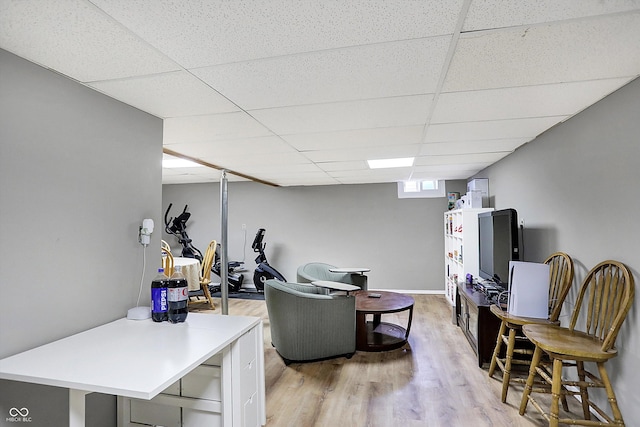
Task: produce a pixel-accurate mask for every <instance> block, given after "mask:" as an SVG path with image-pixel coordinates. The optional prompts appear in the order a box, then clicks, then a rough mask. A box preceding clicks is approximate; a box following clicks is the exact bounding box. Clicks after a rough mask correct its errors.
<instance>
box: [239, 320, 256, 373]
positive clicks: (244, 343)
mask: <svg viewBox="0 0 640 427" xmlns="http://www.w3.org/2000/svg"><path fill="white" fill-rule="evenodd" d="M238 344H239V346H240V366H245V365H246V364H247V363H249V362H251V361H252V360H254V359H255V358H256V355H257V354H256V347H257V345H256V328H253V329H251V330H250V331H249V332H247V333H245V334H244V335H243V336H241V337H240V338H239V339H238Z"/></svg>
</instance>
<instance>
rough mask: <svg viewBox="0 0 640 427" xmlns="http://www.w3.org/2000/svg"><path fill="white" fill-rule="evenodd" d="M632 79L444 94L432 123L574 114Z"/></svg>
mask: <svg viewBox="0 0 640 427" xmlns="http://www.w3.org/2000/svg"><path fill="white" fill-rule="evenodd" d="M628 81H629V79H628V78H622V79H606V80H592V81H585V82H570V83H558V84H548V85H537V86H523V87H511V88H500V89H488V90H476V91H468V92H450V93H443V94H441V95H440V98H439V99H438V104H437V105H436V108H435V110H434V113H433V116H432V118H431V123H455V122H466V121H481V120H500V119H514V118H525V117H543V116H562V115H574V114H575V113H577V112H579V111H581V110H583V109H584V108H585V107H587V106H589V105H591V104H593V103H594V102H596V101H599V100H600V99H602V98H604V97H605V96H607V95H609V94H610V93H612V92H613V91H615V90H617V89H618V88H620V87H621V86H624V85H625V84H626V83H628Z"/></svg>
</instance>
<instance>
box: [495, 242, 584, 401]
mask: <svg viewBox="0 0 640 427" xmlns="http://www.w3.org/2000/svg"><path fill="white" fill-rule="evenodd" d="M544 263H545V264H548V265H549V318H548V319H533V318H529V317H519V316H513V315H510V314H509V313H507V311H506V310H503V309H502V308H500V307H498V306H497V305H492V306H491V307H490V310H491V312H492V313H493V314H495V315H496V316H497V317H498V318H499V319H500V321H501V323H500V330H499V332H498V337H497V339H496V347H495V349H494V350H493V356H492V357H491V364H490V365H489V377H493V374H494V372H495V369H496V366H497V367H498V368H500V370H501V371H502V402H503V403H504V402H506V401H507V393H508V391H509V384H510V383H511V382H515V383H520V384H524V383H525V382H526V378H511V369H512V367H513V365H529V364H530V363H531V356H532V355H533V345H532V344H531V343H530V342H529V340H528V339H527V338H526V337H524V335H523V334H522V327H523V326H524V325H529V324H548V325H552V324H557V323H558V317H559V316H560V311H561V310H562V303H563V302H564V300H565V298H566V297H567V294H568V292H569V289H570V288H571V284H572V283H573V260H572V259H571V257H570V256H569V255H567V254H566V253H564V252H556V253H554V254H551V255H550V256H549V257H548V258H547V259H546V260H545V262H544ZM503 343H504V344H506V345H507V350H506V353H505V357H504V358H501V357H500V351H501V349H502V344H503ZM516 344H517V345H516ZM514 354H518V355H524V356H525V358H522V357H521V358H514V357H513V356H514Z"/></svg>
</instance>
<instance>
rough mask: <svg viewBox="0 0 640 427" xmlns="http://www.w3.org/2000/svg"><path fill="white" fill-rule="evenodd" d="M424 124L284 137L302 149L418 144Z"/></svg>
mask: <svg viewBox="0 0 640 427" xmlns="http://www.w3.org/2000/svg"><path fill="white" fill-rule="evenodd" d="M423 130H424V126H422V125H420V126H404V127H387V128H372V129H360V130H347V131H339V132H318V133H303V134H293V135H285V136H283V139H284V140H286V141H287V142H288V143H289V144H291V145H292V146H293V147H295V148H296V149H298V150H300V151H314V150H331V149H337V148H359V147H376V146H381V145H406V144H418V143H420V142H421V141H422V132H423Z"/></svg>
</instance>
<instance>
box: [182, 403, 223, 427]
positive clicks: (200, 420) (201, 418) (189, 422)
mask: <svg viewBox="0 0 640 427" xmlns="http://www.w3.org/2000/svg"><path fill="white" fill-rule="evenodd" d="M182 421H183V423H182V427H203V426H207V427H220V426H221V425H222V416H221V415H220V414H213V413H211V412H205V411H198V410H196V409H187V408H184V409H183V410H182Z"/></svg>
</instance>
